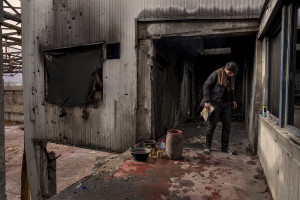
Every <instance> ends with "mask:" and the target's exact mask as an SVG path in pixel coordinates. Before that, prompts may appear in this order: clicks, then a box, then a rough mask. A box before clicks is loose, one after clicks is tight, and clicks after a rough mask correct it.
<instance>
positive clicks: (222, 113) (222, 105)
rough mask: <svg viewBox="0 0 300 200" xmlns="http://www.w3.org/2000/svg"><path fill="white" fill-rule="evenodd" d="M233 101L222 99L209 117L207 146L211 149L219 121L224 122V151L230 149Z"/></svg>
mask: <svg viewBox="0 0 300 200" xmlns="http://www.w3.org/2000/svg"><path fill="white" fill-rule="evenodd" d="M231 106H232V102H231V101H221V102H219V104H218V106H217V107H216V108H215V110H214V111H213V112H212V113H211V115H210V117H209V119H208V128H207V133H206V148H208V149H210V147H211V142H212V139H213V135H214V131H215V129H216V126H217V123H218V121H219V120H220V121H221V122H222V142H221V148H222V150H223V151H225V150H227V149H228V143H229V135H230V127H231Z"/></svg>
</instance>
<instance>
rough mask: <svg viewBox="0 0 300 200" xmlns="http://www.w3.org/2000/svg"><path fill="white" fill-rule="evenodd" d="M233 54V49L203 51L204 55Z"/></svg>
mask: <svg viewBox="0 0 300 200" xmlns="http://www.w3.org/2000/svg"><path fill="white" fill-rule="evenodd" d="M224 54H231V48H230V47H229V48H217V49H203V53H202V55H224Z"/></svg>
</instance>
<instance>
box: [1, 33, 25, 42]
mask: <svg viewBox="0 0 300 200" xmlns="http://www.w3.org/2000/svg"><path fill="white" fill-rule="evenodd" d="M2 38H4V39H7V40H12V41H15V42H20V43H22V39H21V38H15V37H9V36H7V35H2Z"/></svg>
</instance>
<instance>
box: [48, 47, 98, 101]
mask: <svg viewBox="0 0 300 200" xmlns="http://www.w3.org/2000/svg"><path fill="white" fill-rule="evenodd" d="M44 55H45V66H46V70H45V71H46V73H47V75H46V88H47V91H46V101H47V102H48V103H52V104H57V105H60V106H83V105H86V104H89V103H94V102H97V101H99V100H101V99H102V93H103V79H102V68H103V53H102V45H91V46H81V47H71V48H63V49H55V50H48V51H45V52H44Z"/></svg>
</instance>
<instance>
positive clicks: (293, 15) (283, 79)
mask: <svg viewBox="0 0 300 200" xmlns="http://www.w3.org/2000/svg"><path fill="white" fill-rule="evenodd" d="M298 8H299V3H298V2H297V1H293V2H292V3H291V4H290V5H284V6H283V8H282V35H281V70H282V73H281V76H280V102H279V103H280V105H279V126H280V127H281V128H284V127H285V128H287V129H288V130H290V131H291V132H292V133H294V134H295V135H296V136H298V137H300V129H298V128H297V127H295V126H293V125H290V124H289V123H291V121H293V120H292V118H293V116H292V114H293V109H292V107H293V105H294V103H293V102H294V99H293V98H294V94H293V93H294V90H293V88H292V86H293V84H294V83H293V81H295V77H294V73H293V72H294V70H295V66H296V54H295V53H296V42H295V38H297V16H298V12H299V10H298Z"/></svg>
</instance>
